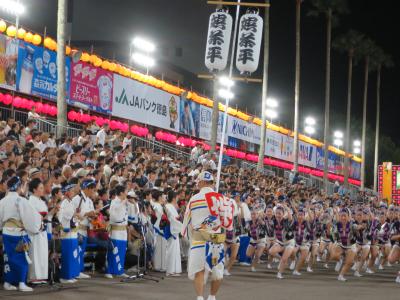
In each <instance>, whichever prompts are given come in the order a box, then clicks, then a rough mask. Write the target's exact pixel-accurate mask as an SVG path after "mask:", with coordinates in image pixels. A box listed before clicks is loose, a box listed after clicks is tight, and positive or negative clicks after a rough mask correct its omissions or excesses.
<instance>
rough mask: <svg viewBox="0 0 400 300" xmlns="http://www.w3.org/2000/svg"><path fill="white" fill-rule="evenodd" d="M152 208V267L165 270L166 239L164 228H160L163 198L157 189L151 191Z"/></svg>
mask: <svg viewBox="0 0 400 300" xmlns="http://www.w3.org/2000/svg"><path fill="white" fill-rule="evenodd" d="M153 198H154V202H153V210H154V212H155V214H156V217H157V220H156V222H155V223H154V225H153V227H154V233H155V234H154V255H153V268H154V270H155V271H159V272H165V271H166V269H167V263H166V260H165V255H166V252H167V241H166V239H165V236H164V228H160V224H162V217H163V215H164V208H163V204H164V199H163V195H162V194H161V193H160V192H159V191H154V192H153Z"/></svg>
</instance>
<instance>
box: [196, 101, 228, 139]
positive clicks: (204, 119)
mask: <svg viewBox="0 0 400 300" xmlns="http://www.w3.org/2000/svg"><path fill="white" fill-rule="evenodd" d="M199 115H200V129H199V137H200V138H201V139H204V140H206V141H208V142H209V141H210V140H211V124H212V108H211V107H207V106H204V105H200V114H199ZM223 120H224V113H223V112H221V111H219V115H218V129H217V142H218V143H220V142H221V135H222V127H223ZM227 141H228V137H227V136H225V143H224V144H226V143H227Z"/></svg>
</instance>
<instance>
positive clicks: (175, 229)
mask: <svg viewBox="0 0 400 300" xmlns="http://www.w3.org/2000/svg"><path fill="white" fill-rule="evenodd" d="M166 211H167V216H168V220H169V224H170V230H171V234H179V233H180V232H181V231H182V227H183V225H182V223H181V222H179V221H178V219H177V218H178V216H179V215H178V213H177V211H176V210H175V208H173V207H171V206H170V205H167V206H166Z"/></svg>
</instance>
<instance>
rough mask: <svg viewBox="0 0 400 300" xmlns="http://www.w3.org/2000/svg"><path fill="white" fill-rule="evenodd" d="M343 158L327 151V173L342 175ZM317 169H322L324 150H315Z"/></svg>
mask: <svg viewBox="0 0 400 300" xmlns="http://www.w3.org/2000/svg"><path fill="white" fill-rule="evenodd" d="M343 165H344V157H343V156H340V155H337V154H335V153H333V152H331V151H329V155H328V172H330V173H335V174H339V175H343ZM316 167H317V169H320V170H323V169H324V149H322V148H317V164H316Z"/></svg>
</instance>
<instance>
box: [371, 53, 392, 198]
mask: <svg viewBox="0 0 400 300" xmlns="http://www.w3.org/2000/svg"><path fill="white" fill-rule="evenodd" d="M393 66H394V63H393V60H392V58H391V57H390V56H389V55H387V54H385V53H384V51H383V50H382V48H380V47H377V48H376V51H375V52H374V55H373V57H372V58H371V70H373V71H376V127H375V154H374V191H375V192H377V187H378V163H379V159H378V157H379V129H380V104H381V103H380V102H381V95H380V92H381V91H380V90H381V71H382V67H384V68H391V67H393Z"/></svg>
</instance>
